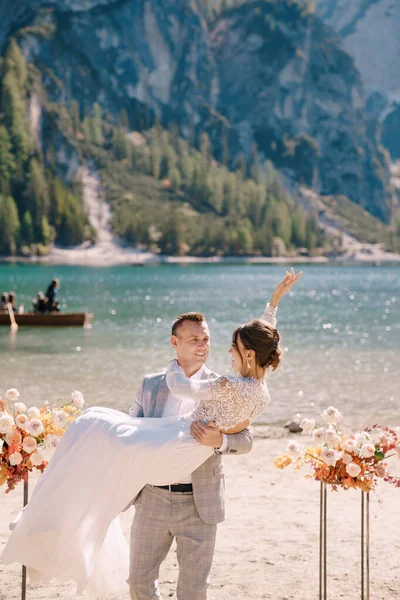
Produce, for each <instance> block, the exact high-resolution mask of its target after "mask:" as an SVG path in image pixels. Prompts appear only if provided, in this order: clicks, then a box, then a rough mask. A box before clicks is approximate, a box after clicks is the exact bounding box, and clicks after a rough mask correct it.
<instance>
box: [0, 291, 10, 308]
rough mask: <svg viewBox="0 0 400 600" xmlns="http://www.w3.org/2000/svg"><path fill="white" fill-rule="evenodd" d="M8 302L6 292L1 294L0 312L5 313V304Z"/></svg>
mask: <svg viewBox="0 0 400 600" xmlns="http://www.w3.org/2000/svg"><path fill="white" fill-rule="evenodd" d="M8 302H9V295H8V292H3V293H2V294H1V300H0V310H2V311H6V310H7V304H8Z"/></svg>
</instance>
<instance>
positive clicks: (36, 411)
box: [28, 406, 40, 419]
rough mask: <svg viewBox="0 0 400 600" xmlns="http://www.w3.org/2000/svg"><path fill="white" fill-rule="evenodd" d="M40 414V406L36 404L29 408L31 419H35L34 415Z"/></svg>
mask: <svg viewBox="0 0 400 600" xmlns="http://www.w3.org/2000/svg"><path fill="white" fill-rule="evenodd" d="M39 416H40V410H39V409H38V408H36V406H31V407H30V408H29V409H28V417H29V418H30V419H33V418H34V417H39Z"/></svg>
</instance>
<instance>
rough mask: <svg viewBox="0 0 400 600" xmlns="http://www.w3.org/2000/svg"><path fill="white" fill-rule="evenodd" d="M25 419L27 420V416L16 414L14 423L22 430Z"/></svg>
mask: <svg viewBox="0 0 400 600" xmlns="http://www.w3.org/2000/svg"><path fill="white" fill-rule="evenodd" d="M27 421H28V417H27V416H26V415H17V416H16V417H15V423H16V424H17V426H18V427H19V428H20V429H22V430H24V429H25V425H26V423H27Z"/></svg>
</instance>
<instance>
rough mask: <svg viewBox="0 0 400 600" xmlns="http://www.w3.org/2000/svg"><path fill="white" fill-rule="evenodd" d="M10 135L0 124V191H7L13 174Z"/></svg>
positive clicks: (13, 159)
mask: <svg viewBox="0 0 400 600" xmlns="http://www.w3.org/2000/svg"><path fill="white" fill-rule="evenodd" d="M11 150H12V145H11V140H10V136H9V135H8V131H7V129H6V128H5V127H4V125H0V193H2V192H3V193H8V192H9V190H10V183H11V179H12V176H13V174H14V173H15V168H16V165H15V158H14V155H13V154H12V151H11Z"/></svg>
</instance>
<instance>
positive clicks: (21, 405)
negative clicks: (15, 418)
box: [14, 402, 26, 413]
mask: <svg viewBox="0 0 400 600" xmlns="http://www.w3.org/2000/svg"><path fill="white" fill-rule="evenodd" d="M14 408H15V410H16V411H17V413H23V412H25V411H26V406H25V404H24V403H23V402H16V403H15V404H14Z"/></svg>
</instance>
